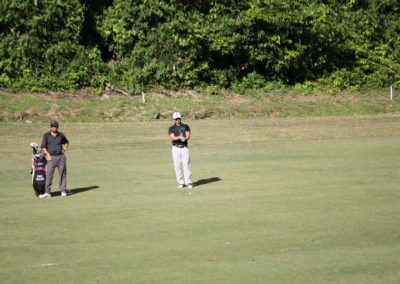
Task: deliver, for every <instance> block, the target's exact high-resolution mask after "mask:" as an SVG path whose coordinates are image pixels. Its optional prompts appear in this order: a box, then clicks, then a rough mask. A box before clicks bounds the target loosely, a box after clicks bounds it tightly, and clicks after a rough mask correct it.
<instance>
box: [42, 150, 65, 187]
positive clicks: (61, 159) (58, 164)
mask: <svg viewBox="0 0 400 284" xmlns="http://www.w3.org/2000/svg"><path fill="white" fill-rule="evenodd" d="M56 168H58V173H59V174H60V191H61V192H66V190H67V158H66V157H65V155H59V156H52V157H51V161H47V167H46V193H50V192H51V185H52V184H53V174H54V170H55V169H56Z"/></svg>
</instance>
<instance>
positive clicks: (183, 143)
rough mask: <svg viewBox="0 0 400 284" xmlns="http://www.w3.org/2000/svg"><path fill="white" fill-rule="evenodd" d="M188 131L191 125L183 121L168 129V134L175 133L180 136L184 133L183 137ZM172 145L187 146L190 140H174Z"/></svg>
mask: <svg viewBox="0 0 400 284" xmlns="http://www.w3.org/2000/svg"><path fill="white" fill-rule="evenodd" d="M186 131H190V127H189V125H187V124H183V123H181V125H179V126H178V125H176V124H174V125H172V126H171V127H170V128H169V129H168V135H171V134H172V133H173V134H174V136H180V135H181V134H182V135H183V137H186ZM172 145H173V146H176V147H187V145H188V142H187V140H185V141H181V140H178V141H172Z"/></svg>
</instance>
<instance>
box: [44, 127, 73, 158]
mask: <svg viewBox="0 0 400 284" xmlns="http://www.w3.org/2000/svg"><path fill="white" fill-rule="evenodd" d="M63 144H69V142H68V139H67V138H66V137H65V135H64V134H63V133H62V132H58V133H57V135H56V136H53V135H51V132H50V131H49V132H46V133H45V134H44V135H43V139H42V145H41V146H42V148H46V149H47V151H48V152H49V153H50V155H52V156H58V155H61V154H62V153H63V149H62V145H63Z"/></svg>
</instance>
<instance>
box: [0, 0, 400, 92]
mask: <svg viewBox="0 0 400 284" xmlns="http://www.w3.org/2000/svg"><path fill="white" fill-rule="evenodd" d="M399 19H400V5H399V1H398V0H347V1H343V0H243V1H233V0H198V1H190V0H168V1H165V0H114V1H113V0H69V1H61V0H2V1H1V3H0V87H6V88H13V89H30V90H38V91H40V90H72V89H77V88H81V87H87V86H89V87H94V88H102V87H104V85H105V84H106V83H109V84H111V85H113V86H116V87H118V88H121V89H124V90H127V91H130V92H132V93H134V92H140V91H141V90H144V89H148V88H152V87H155V86H161V87H165V88H180V87H194V86H202V85H214V86H218V87H224V88H231V89H233V90H237V91H240V92H243V91H244V90H245V89H247V88H267V89H268V88H272V89H273V88H277V87H280V86H283V85H295V86H300V87H302V88H307V87H311V88H312V87H313V86H316V85H319V86H320V85H327V86H330V87H334V88H339V89H343V88H357V89H360V88H382V87H385V86H388V85H393V84H394V85H399V84H400V33H399V31H400V21H399Z"/></svg>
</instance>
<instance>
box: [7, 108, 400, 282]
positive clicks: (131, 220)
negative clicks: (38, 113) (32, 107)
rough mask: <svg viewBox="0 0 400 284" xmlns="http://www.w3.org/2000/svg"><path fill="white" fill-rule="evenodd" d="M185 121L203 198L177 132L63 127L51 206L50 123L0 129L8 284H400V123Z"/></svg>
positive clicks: (154, 125) (157, 127) (130, 126)
mask: <svg viewBox="0 0 400 284" xmlns="http://www.w3.org/2000/svg"><path fill="white" fill-rule="evenodd" d="M184 122H187V123H189V124H190V126H191V128H192V131H193V134H192V140H191V143H190V145H191V158H192V171H193V179H194V181H195V182H196V183H197V186H196V187H195V188H194V190H193V194H192V195H189V194H188V193H187V191H178V189H177V184H176V181H175V177H174V172H173V166H172V158H171V150H170V145H169V142H168V141H167V128H168V126H169V125H170V122H168V121H157V122H143V123H108V124H61V127H60V130H61V131H63V132H64V133H65V134H66V135H67V137H68V139H69V140H70V142H71V147H70V150H69V152H68V154H67V155H68V158H67V159H68V160H67V162H68V188H69V189H70V190H71V191H72V193H73V194H72V195H70V196H69V197H68V198H61V197H60V196H59V195H58V196H55V197H53V198H51V199H46V200H39V199H35V198H34V195H33V193H32V190H31V184H30V176H29V168H30V158H31V150H30V148H29V144H30V142H33V141H36V142H40V139H41V136H42V134H43V133H44V132H45V131H47V130H48V126H47V124H46V125H45V124H0V142H1V145H2V147H1V149H0V153H1V157H2V162H1V163H0V239H1V243H0V259H1V265H0V283H399V281H400V226H399V225H400V186H399V184H400V116H399V115H385V116H354V117H326V118H300V119H296V118H286V119H278V118H277V119H266V120H203V121H184ZM57 183H58V174H57V173H56V174H55V187H53V192H54V193H56V194H57V193H59V192H58V187H57Z"/></svg>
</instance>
